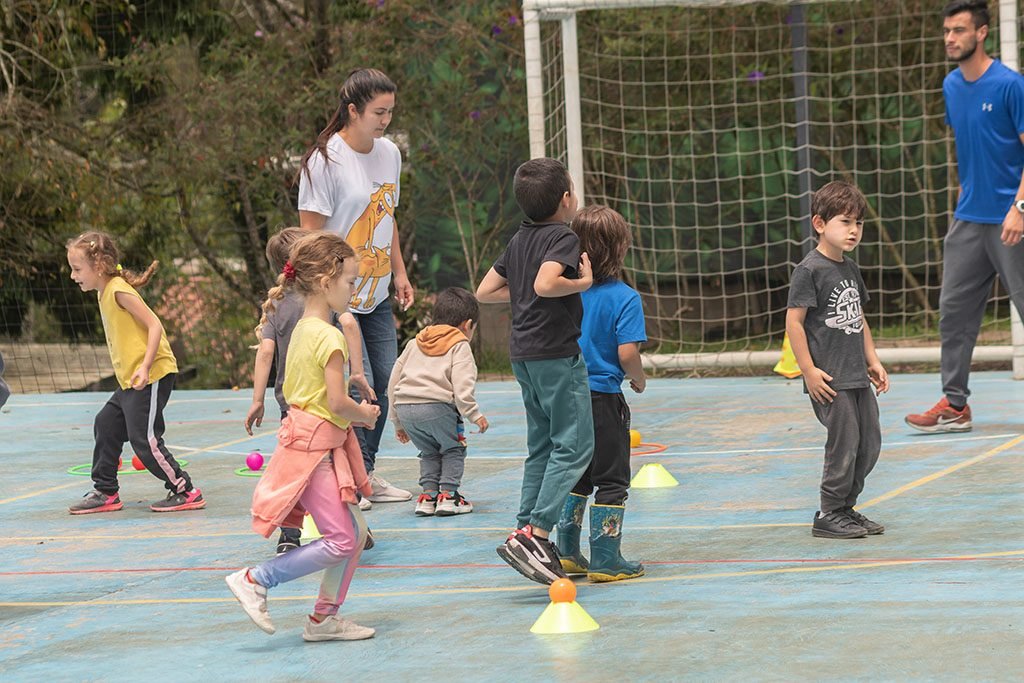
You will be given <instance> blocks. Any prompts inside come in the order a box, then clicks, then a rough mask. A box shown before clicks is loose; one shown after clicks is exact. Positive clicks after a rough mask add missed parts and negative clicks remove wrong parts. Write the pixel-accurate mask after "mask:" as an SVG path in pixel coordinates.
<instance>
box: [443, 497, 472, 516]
mask: <svg viewBox="0 0 1024 683" xmlns="http://www.w3.org/2000/svg"><path fill="white" fill-rule="evenodd" d="M472 511H473V504H472V503H470V502H469V501H468V500H466V499H465V498H463V497H462V494H461V493H459V492H458V491H442V492H441V494H440V495H439V496H438V497H437V509H436V510H435V513H434V514H436V515H437V516H438V517H451V516H452V515H464V514H466V513H467V512H472Z"/></svg>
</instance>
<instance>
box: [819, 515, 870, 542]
mask: <svg viewBox="0 0 1024 683" xmlns="http://www.w3.org/2000/svg"><path fill="white" fill-rule="evenodd" d="M811 535H812V536H817V537H818V538H864V537H865V536H867V535H868V530H867V529H865V528H864V527H862V526H861V525H860V524H858V523H857V522H855V521H854V520H853V518H852V517H850V516H849V515H847V514H846V510H833V511H832V512H827V513H825V514H822V513H821V512H820V511H819V512H815V513H814V524H813V525H812V526H811Z"/></svg>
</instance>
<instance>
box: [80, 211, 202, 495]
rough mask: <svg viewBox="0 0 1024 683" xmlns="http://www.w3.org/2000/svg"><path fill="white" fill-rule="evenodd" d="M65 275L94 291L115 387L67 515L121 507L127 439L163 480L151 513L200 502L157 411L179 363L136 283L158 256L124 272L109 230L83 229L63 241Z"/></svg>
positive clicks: (98, 419) (145, 276) (150, 270)
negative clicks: (87, 482) (84, 481)
mask: <svg viewBox="0 0 1024 683" xmlns="http://www.w3.org/2000/svg"><path fill="white" fill-rule="evenodd" d="M67 250H68V265H69V266H71V279H72V280H74V281H75V282H76V283H77V284H78V286H79V287H81V289H82V291H83V292H92V291H95V292H96V293H97V299H98V300H99V305H100V317H101V318H102V319H103V332H104V334H105V335H106V338H107V349H108V350H109V351H110V362H111V364H112V365H113V366H114V375H115V377H116V378H117V383H118V385H119V386H118V389H117V390H116V391H115V392H114V395H113V396H111V398H110V400H109V401H108V402H107V404H106V405H105V406H103V408H102V409H101V410H100V412H99V414H97V415H96V429H95V433H96V446H95V448H94V450H93V456H92V479H93V486H94V490H92V491H90V492H88V493H87V494H85V496H84V497H83V498H82V500H80V501H79V502H78V503H75V504H74V505H72V506H71V507H70V508H69V512H71V514H73V515H82V514H89V513H93V512H115V511H117V510H120V509H121V508H123V507H124V505H123V503H122V502H121V499H120V496H119V495H118V482H117V470H118V466H119V462H120V460H121V449H122V448H123V447H124V444H125V441H128V442H130V443H131V445H132V448H133V449H134V451H135V455H136V456H137V457H138V460H139V461H140V462H141V463H142V465H144V466H145V467H146V469H148V470H149V471H150V473H152V474H153V475H154V476H155V477H157V478H158V479H160V480H161V481H163V482H164V486H165V487H166V488H167V497H166V498H164V499H163V500H159V501H156V502H155V503H153V504H152V505H150V506H149V507H150V509H151V510H153V511H154V512H176V511H179V510H198V509H200V508H203V507H206V501H205V500H204V499H203V494H202V492H200V490H199V489H197V488H195V487H193V486H192V480H191V479H190V478H189V476H188V473H187V472H185V471H184V470H183V469H181V467H180V466H179V465H178V463H177V461H176V460H175V459H174V456H173V455H171V453H170V451H169V450H167V446H166V445H164V439H163V433H164V417H163V409H164V406H165V405H166V404H167V399H168V398H170V395H171V390H172V389H173V388H174V379H175V376H176V375H177V372H178V363H177V361H176V360H175V359H174V354H173V353H172V352H171V346H170V344H169V343H168V342H167V335H166V334H165V333H164V327H163V325H162V324H160V319H159V318H157V317H156V314H155V313H153V311H152V309H150V307H149V306H147V305H146V302H145V301H143V300H142V297H140V296H139V293H138V292H137V291H136V289H135V288H136V287H141V286H143V285H145V284H146V283H147V282H149V279H150V277H152V275H153V271H155V270H156V267H157V262H156V261H153V263H151V264H150V266H149V268H147V269H146V270H145V272H143V273H142V274H141V275H137V274H135V273H132V272H131V271H127V270H124V269H123V268H121V265H120V264H119V263H118V261H119V260H120V254H119V252H118V249H117V245H116V244H115V243H114V240H113V238H111V237H110V235H107V234H106V233H102V232H95V231H91V232H86V233H83V234H81V235H79V236H78V237H76V238H74V239H72V240H70V241H69V242H68V244H67Z"/></svg>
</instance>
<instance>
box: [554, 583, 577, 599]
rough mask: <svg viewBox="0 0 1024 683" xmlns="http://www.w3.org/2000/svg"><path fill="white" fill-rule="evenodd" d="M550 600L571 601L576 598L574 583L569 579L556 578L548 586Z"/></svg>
mask: <svg viewBox="0 0 1024 683" xmlns="http://www.w3.org/2000/svg"><path fill="white" fill-rule="evenodd" d="M548 595H549V596H550V597H551V602H573V601H575V600H576V584H574V583H573V582H572V581H570V580H569V579H556V580H555V582H554V583H552V584H551V586H550V587H549V588H548Z"/></svg>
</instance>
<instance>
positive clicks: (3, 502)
mask: <svg viewBox="0 0 1024 683" xmlns="http://www.w3.org/2000/svg"><path fill="white" fill-rule="evenodd" d="M255 438H256V437H255V436H246V437H244V438H241V439H232V440H231V441H225V442H224V443H218V444H214V445H212V446H207V447H206V448H199V449H195V450H193V451H192V454H193V455H194V454H195V453H203V452H205V451H212V450H214V449H216V448H223V447H225V446H233V445H235V444H236V443H242V442H243V441H248V440H249V439H255ZM81 485H82V482H80V481H74V482H71V483H69V484H61V485H60V486H51V487H50V488H48V489H43V490H42V491H33V492H32V493H24V494H22V495H20V496H14V497H13V498H4V499H3V500H0V505H6V504H7V503H13V502H15V501H19V500H25V499H26V498H34V497H36V496H41V495H43V494H44V493H52V492H53V491H60V490H61V489H67V488H71V487H72V486H81ZM45 538H47V537H44V539H45Z"/></svg>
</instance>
